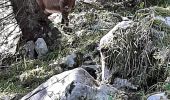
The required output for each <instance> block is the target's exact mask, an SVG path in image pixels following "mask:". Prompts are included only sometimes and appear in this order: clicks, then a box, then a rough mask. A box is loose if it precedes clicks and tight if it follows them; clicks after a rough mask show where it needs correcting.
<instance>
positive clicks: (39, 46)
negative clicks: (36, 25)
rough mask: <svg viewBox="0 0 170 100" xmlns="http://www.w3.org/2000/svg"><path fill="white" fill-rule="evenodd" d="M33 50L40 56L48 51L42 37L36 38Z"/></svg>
mask: <svg viewBox="0 0 170 100" xmlns="http://www.w3.org/2000/svg"><path fill="white" fill-rule="evenodd" d="M35 50H36V52H37V54H38V57H42V56H43V55H45V54H46V53H47V52H48V48H47V44H46V43H45V41H44V39H43V38H38V39H37V41H36V42H35Z"/></svg>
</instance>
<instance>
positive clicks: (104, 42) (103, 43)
mask: <svg viewBox="0 0 170 100" xmlns="http://www.w3.org/2000/svg"><path fill="white" fill-rule="evenodd" d="M132 26H133V21H131V20H129V21H122V22H119V23H118V24H117V25H116V26H115V27H114V28H113V29H112V30H110V31H109V32H108V33H107V34H106V35H104V36H103V37H102V38H101V39H100V44H99V48H98V49H99V50H100V51H101V52H100V55H101V63H102V80H103V81H105V80H107V79H108V78H109V77H110V75H108V73H111V72H110V71H109V70H110V69H108V68H107V67H106V65H105V63H106V62H105V61H106V58H108V55H105V52H102V49H106V48H116V47H117V42H114V38H116V37H117V35H119V34H120V33H119V32H116V31H117V30H119V29H122V30H125V29H127V28H128V27H132Z"/></svg>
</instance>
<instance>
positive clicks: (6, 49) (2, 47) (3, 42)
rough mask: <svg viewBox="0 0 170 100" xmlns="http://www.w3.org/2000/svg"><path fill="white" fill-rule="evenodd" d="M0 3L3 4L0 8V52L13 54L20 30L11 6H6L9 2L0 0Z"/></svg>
mask: <svg viewBox="0 0 170 100" xmlns="http://www.w3.org/2000/svg"><path fill="white" fill-rule="evenodd" d="M0 3H1V4H3V6H1V10H0V13H1V14H0V19H1V23H0V54H10V55H13V54H15V52H16V48H17V43H18V41H19V38H20V35H21V31H20V28H19V26H18V24H17V22H16V20H15V18H14V17H15V15H14V14H13V9H12V6H8V5H11V2H10V1H9V0H1V1H0ZM10 14H11V15H10ZM7 16H8V17H7Z"/></svg>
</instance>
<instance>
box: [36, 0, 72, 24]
mask: <svg viewBox="0 0 170 100" xmlns="http://www.w3.org/2000/svg"><path fill="white" fill-rule="evenodd" d="M36 1H37V3H38V5H39V6H40V8H41V9H42V10H43V11H44V13H45V14H46V15H47V16H49V15H51V14H52V13H56V12H61V14H62V21H61V24H66V26H68V23H69V19H68V14H69V13H70V12H71V11H72V10H73V8H74V6H75V0H36Z"/></svg>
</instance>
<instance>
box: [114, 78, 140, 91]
mask: <svg viewBox="0 0 170 100" xmlns="http://www.w3.org/2000/svg"><path fill="white" fill-rule="evenodd" d="M113 86H114V87H115V88H117V89H120V88H129V89H135V90H137V87H136V86H134V85H133V84H132V83H131V82H129V81H128V80H127V79H121V78H115V79H114V82H113Z"/></svg>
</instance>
